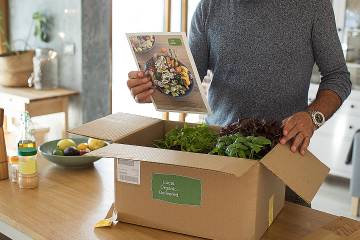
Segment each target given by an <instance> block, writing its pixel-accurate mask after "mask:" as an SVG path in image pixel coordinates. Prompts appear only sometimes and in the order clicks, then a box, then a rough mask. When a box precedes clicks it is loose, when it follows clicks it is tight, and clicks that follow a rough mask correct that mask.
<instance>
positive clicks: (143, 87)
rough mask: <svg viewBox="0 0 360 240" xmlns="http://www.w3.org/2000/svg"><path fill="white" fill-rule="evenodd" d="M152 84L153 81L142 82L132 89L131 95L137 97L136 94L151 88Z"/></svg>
mask: <svg viewBox="0 0 360 240" xmlns="http://www.w3.org/2000/svg"><path fill="white" fill-rule="evenodd" d="M151 86H152V82H151V81H149V82H147V83H144V84H141V85H137V86H136V87H133V88H131V89H130V91H131V95H132V96H133V97H135V96H136V95H138V94H140V93H142V92H145V91H147V90H149V89H150V88H151Z"/></svg>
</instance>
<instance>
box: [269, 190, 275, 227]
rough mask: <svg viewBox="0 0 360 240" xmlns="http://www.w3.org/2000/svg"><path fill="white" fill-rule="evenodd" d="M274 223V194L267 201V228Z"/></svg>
mask: <svg viewBox="0 0 360 240" xmlns="http://www.w3.org/2000/svg"><path fill="white" fill-rule="evenodd" d="M273 221H274V194H273V195H271V197H270V199H269V226H270V225H271V224H272V223H273Z"/></svg>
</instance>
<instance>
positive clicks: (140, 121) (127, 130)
mask: <svg viewBox="0 0 360 240" xmlns="http://www.w3.org/2000/svg"><path fill="white" fill-rule="evenodd" d="M160 121H161V120H160V119H156V118H149V117H143V116H139V115H134V114H128V113H116V114H112V115H108V116H106V117H103V118H99V119H97V120H95V121H92V122H88V123H85V124H84V125H81V126H80V127H77V128H75V129H72V130H69V131H68V132H69V133H73V134H77V135H82V136H87V137H93V138H98V139H102V140H107V141H112V142H114V141H118V140H120V139H121V138H123V137H126V136H128V135H130V134H132V133H134V132H135V131H138V130H141V129H143V128H145V127H148V126H150V125H153V124H155V123H158V122H160Z"/></svg>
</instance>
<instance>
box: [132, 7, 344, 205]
mask: <svg viewBox="0 0 360 240" xmlns="http://www.w3.org/2000/svg"><path fill="white" fill-rule="evenodd" d="M189 44H190V49H191V52H192V54H193V57H194V60H195V63H196V66H197V69H198V72H199V75H200V77H201V78H203V77H204V76H205V75H206V73H207V71H208V70H211V71H212V73H213V79H212V82H211V85H210V87H209V92H208V101H209V104H210V107H211V109H212V114H211V115H209V116H207V122H208V123H209V124H216V125H221V126H224V125H227V124H229V123H231V122H234V121H236V120H237V119H238V118H249V117H251V118H260V119H268V120H277V121H282V122H283V137H282V138H281V139H280V143H281V144H287V143H290V144H291V148H290V149H291V151H293V152H296V151H299V152H300V153H301V154H305V151H306V149H307V147H308V146H309V143H310V139H311V137H312V136H313V134H314V131H315V130H316V129H317V128H319V127H321V125H322V124H324V122H325V121H326V120H328V119H329V118H330V117H331V116H332V115H333V114H334V113H335V112H336V111H337V109H339V107H340V106H341V104H342V103H343V102H344V100H345V99H346V98H347V97H348V96H349V94H350V92H351V81H350V73H349V71H348V69H347V66H346V62H345V59H344V56H343V52H342V47H341V43H340V40H339V37H338V33H337V28H336V24H335V17H334V13H333V9H332V5H331V1H330V0H291V1H288V0H268V1H263V0H202V1H201V2H200V3H199V4H198V6H197V8H196V10H195V13H194V15H193V18H192V22H191V29H190V34H189ZM315 63H316V64H317V66H318V67H319V70H320V73H321V76H322V77H321V82H320V84H319V90H318V93H317V97H316V99H315V100H314V101H313V102H312V103H311V104H310V105H308V90H309V86H310V78H311V75H312V70H313V67H314V64H315ZM127 84H128V87H129V89H130V90H131V93H132V95H133V96H134V98H135V100H136V101H137V102H140V103H145V102H150V100H151V99H150V96H151V94H152V93H153V89H152V88H151V86H152V83H151V79H150V78H149V77H148V76H145V74H144V73H143V72H137V71H133V72H129V79H128V81H127ZM286 192H287V193H286V197H287V200H292V201H295V202H298V203H300V204H304V205H306V203H305V202H303V201H302V199H301V198H300V197H298V196H297V195H296V194H295V193H294V192H292V191H291V190H290V189H287V191H286Z"/></svg>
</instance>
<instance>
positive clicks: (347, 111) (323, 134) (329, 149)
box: [309, 84, 360, 178]
mask: <svg viewBox="0 0 360 240" xmlns="http://www.w3.org/2000/svg"><path fill="white" fill-rule="evenodd" d="M317 89H318V85H317V84H311V86H310V90H309V102H311V101H313V100H314V99H315V97H316V93H317ZM358 129H360V91H358V90H353V91H352V93H351V95H350V96H349V98H348V99H347V100H346V101H345V102H344V103H343V106H342V107H341V108H340V109H339V110H338V111H337V112H336V113H335V114H334V116H333V117H332V118H331V119H330V120H329V121H327V122H326V123H325V124H324V126H322V127H321V128H320V129H319V130H317V131H316V132H315V134H314V136H313V138H312V140H311V143H310V147H309V149H310V151H311V152H312V153H314V154H315V156H317V157H318V158H319V159H320V160H321V161H322V162H323V163H325V164H326V165H327V166H328V167H330V169H331V171H330V174H332V175H336V176H341V177H345V178H350V177H351V171H352V165H346V164H345V162H346V159H347V156H348V153H349V150H350V146H351V143H352V138H353V136H354V134H355V132H356V131H357V130H358Z"/></svg>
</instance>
